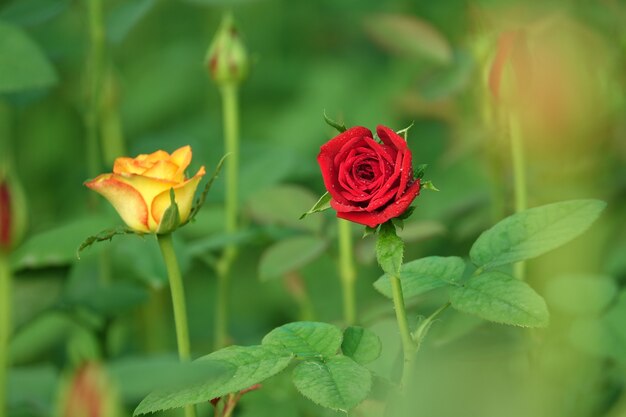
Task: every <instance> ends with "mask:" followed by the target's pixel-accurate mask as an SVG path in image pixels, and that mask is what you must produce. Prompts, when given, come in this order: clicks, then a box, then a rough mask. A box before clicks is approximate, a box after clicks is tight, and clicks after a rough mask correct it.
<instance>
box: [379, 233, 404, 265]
mask: <svg viewBox="0 0 626 417" xmlns="http://www.w3.org/2000/svg"><path fill="white" fill-rule="evenodd" d="M403 256H404V242H402V239H400V238H399V237H398V235H396V229H395V227H394V225H393V223H392V222H390V221H389V222H387V223H384V224H383V225H381V226H380V231H379V232H378V239H377V240H376V259H377V260H378V264H379V265H380V267H381V268H382V269H383V271H384V272H385V273H386V274H390V275H398V274H400V267H401V266H402V257H403Z"/></svg>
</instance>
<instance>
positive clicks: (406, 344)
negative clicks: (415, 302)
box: [389, 275, 417, 389]
mask: <svg viewBox="0 0 626 417" xmlns="http://www.w3.org/2000/svg"><path fill="white" fill-rule="evenodd" d="M389 279H390V281H391V290H392V293H393V306H394V309H395V311H396V320H397V321H398V327H399V329H400V337H401V338H402V353H403V357H404V360H403V366H402V379H401V382H402V388H403V389H404V388H406V386H407V384H408V382H409V381H410V375H411V368H412V365H413V357H414V356H415V353H416V350H417V346H416V345H415V342H413V338H412V337H411V330H410V329H409V321H408V319H407V316H406V307H405V306H404V295H403V294H402V285H401V283H400V278H399V277H397V276H395V275H390V276H389Z"/></svg>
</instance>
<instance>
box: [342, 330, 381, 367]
mask: <svg viewBox="0 0 626 417" xmlns="http://www.w3.org/2000/svg"><path fill="white" fill-rule="evenodd" d="M381 350H382V345H381V343H380V339H379V338H378V336H377V335H376V333H374V332H373V331H371V330H368V329H365V328H363V327H358V326H350V327H348V328H347V329H346V330H344V332H343V342H342V343H341V351H342V352H343V354H344V355H346V356H348V357H350V358H352V360H354V361H355V362H356V363H358V364H360V365H365V364H366V363H370V362H373V361H375V360H376V359H378V357H379V356H380V352H381Z"/></svg>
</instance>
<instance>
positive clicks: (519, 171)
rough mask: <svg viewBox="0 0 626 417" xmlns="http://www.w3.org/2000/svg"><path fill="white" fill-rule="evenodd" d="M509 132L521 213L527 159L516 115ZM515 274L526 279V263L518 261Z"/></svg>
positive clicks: (525, 201) (525, 197) (525, 196)
mask: <svg viewBox="0 0 626 417" xmlns="http://www.w3.org/2000/svg"><path fill="white" fill-rule="evenodd" d="M509 134H510V136H511V160H512V163H513V184H514V193H515V212H516V213H519V212H520V211H524V210H526V209H527V208H528V192H527V189H526V161H525V157H524V143H523V140H522V130H521V126H520V124H519V121H518V120H517V118H516V117H515V116H511V117H510V118H509ZM514 268H515V276H516V278H518V279H521V280H524V278H525V270H526V265H525V263H524V262H518V263H516V264H515V266H514Z"/></svg>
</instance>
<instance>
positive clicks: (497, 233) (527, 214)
mask: <svg viewBox="0 0 626 417" xmlns="http://www.w3.org/2000/svg"><path fill="white" fill-rule="evenodd" d="M605 207H606V203H605V202H603V201H599V200H571V201H563V202H560V203H553V204H547V205H545V206H541V207H535V208H531V209H528V210H524V211H523V212H520V213H517V214H514V215H512V216H510V217H507V218H506V219H504V220H502V221H500V222H499V223H498V224H496V225H495V226H493V227H492V228H491V229H489V230H487V231H485V232H484V233H483V234H481V235H480V237H479V238H478V239H477V240H476V242H475V243H474V245H473V246H472V249H471V250H470V259H471V260H472V262H474V263H475V264H476V265H478V266H481V267H483V268H485V269H490V268H495V267H497V266H501V265H507V264H511V263H515V262H519V261H523V260H526V259H531V258H535V257H537V256H539V255H542V254H544V253H546V252H548V251H550V250H552V249H555V248H557V247H559V246H561V245H563V244H565V243H567V242H569V241H570V240H572V239H574V238H575V237H577V236H579V235H580V234H582V233H583V232H584V231H585V230H587V229H588V228H589V226H591V224H592V223H593V222H594V221H595V220H596V219H597V218H598V216H600V213H601V212H602V210H604V208H605Z"/></svg>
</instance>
